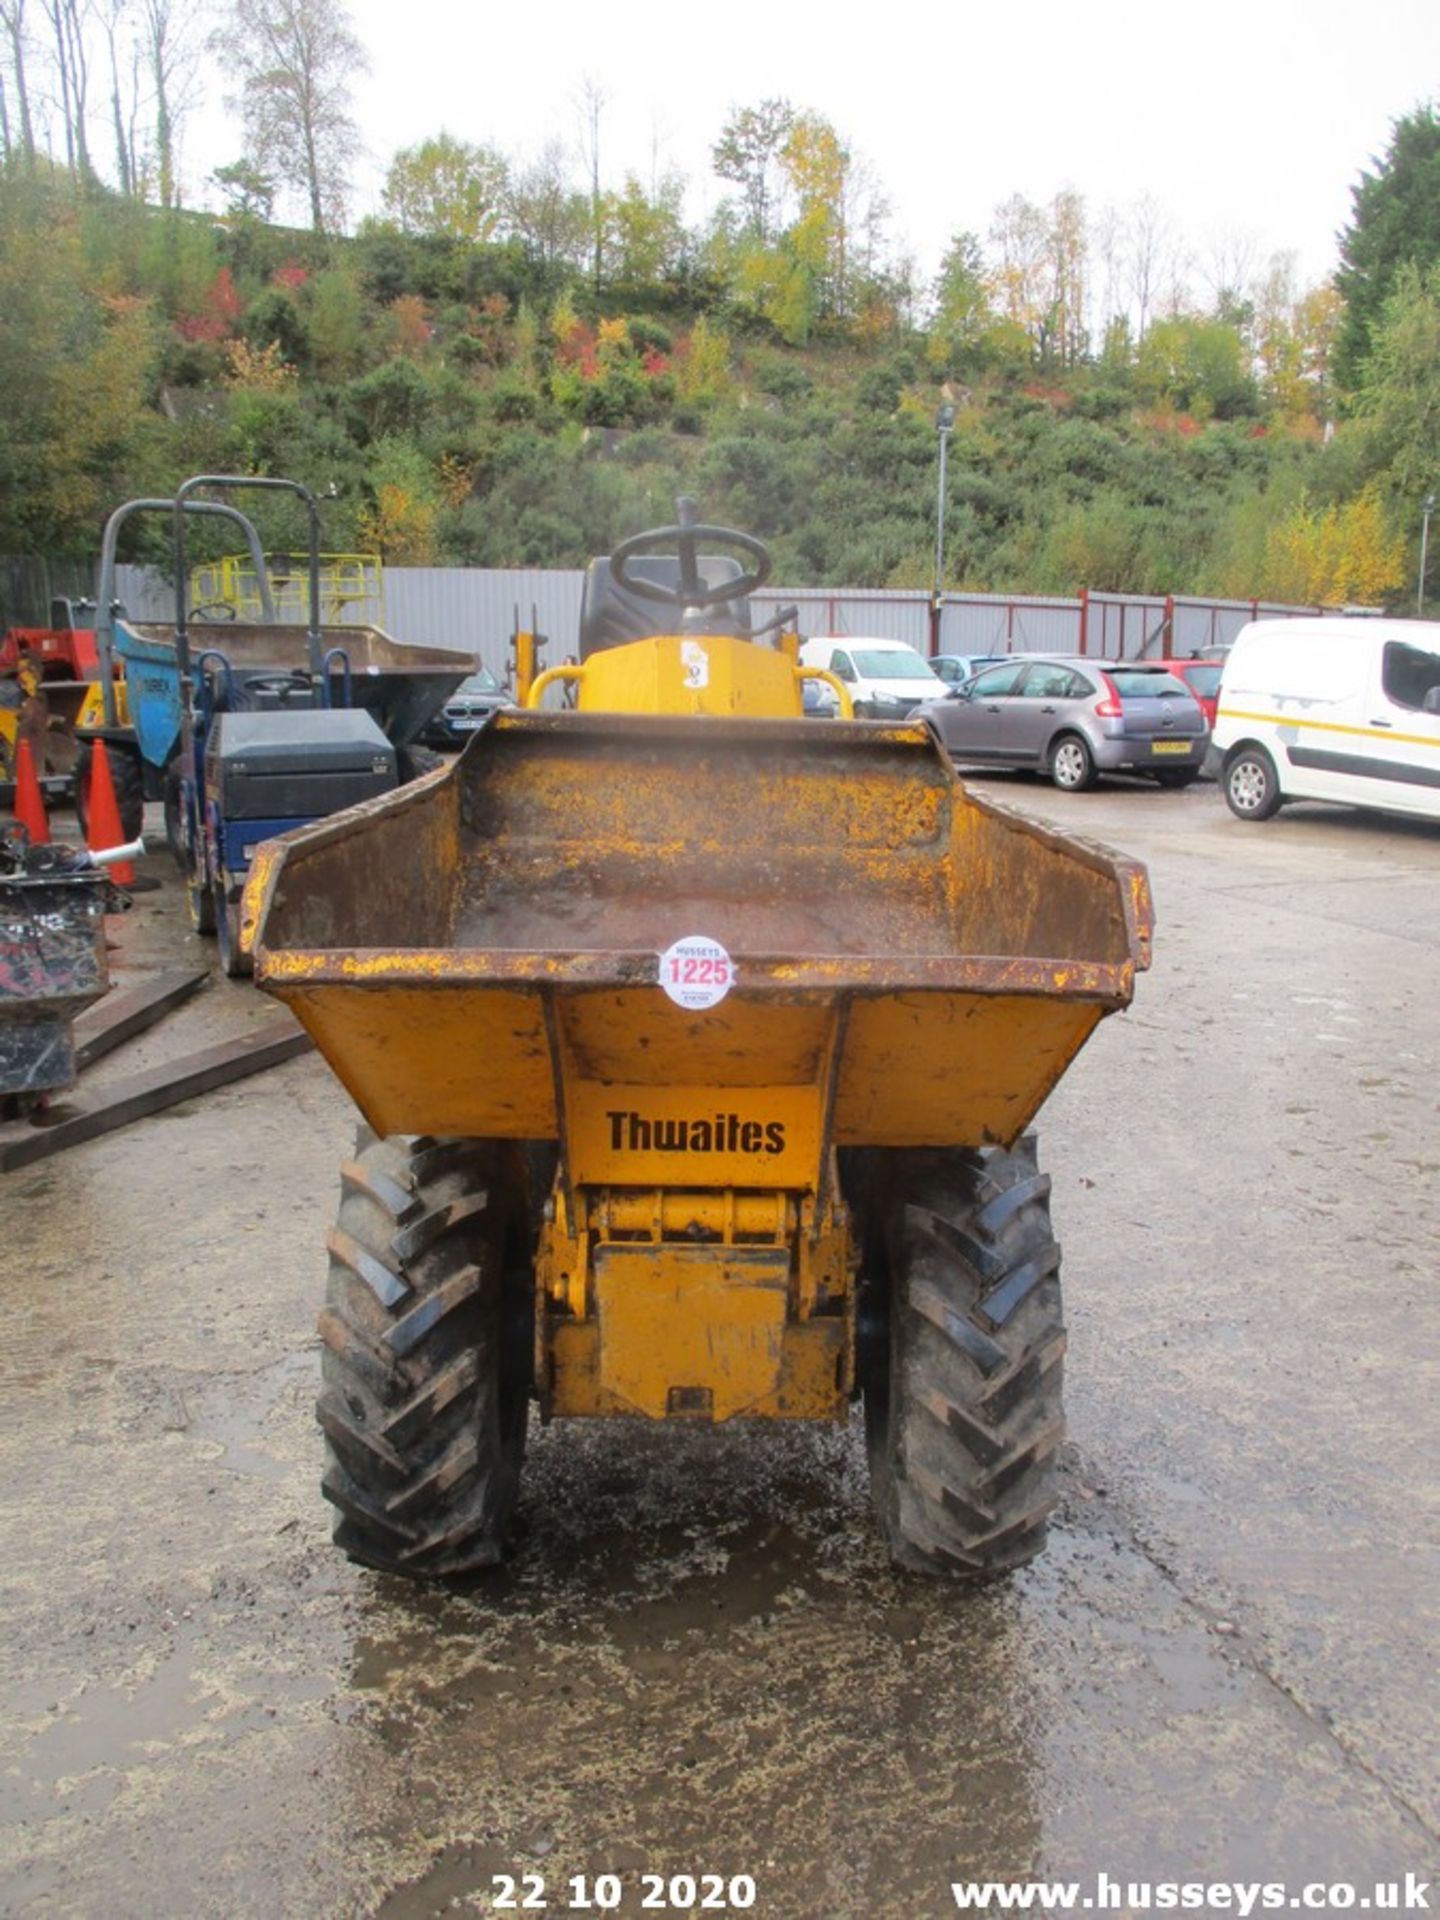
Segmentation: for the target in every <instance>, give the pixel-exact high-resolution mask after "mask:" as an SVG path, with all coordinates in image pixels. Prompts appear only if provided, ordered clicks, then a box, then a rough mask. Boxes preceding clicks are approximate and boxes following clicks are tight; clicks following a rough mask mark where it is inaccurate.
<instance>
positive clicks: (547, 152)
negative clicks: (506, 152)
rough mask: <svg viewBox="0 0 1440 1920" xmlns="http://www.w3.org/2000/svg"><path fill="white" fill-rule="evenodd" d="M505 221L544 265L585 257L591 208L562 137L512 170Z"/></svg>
mask: <svg viewBox="0 0 1440 1920" xmlns="http://www.w3.org/2000/svg"><path fill="white" fill-rule="evenodd" d="M506 225H507V226H508V227H509V228H510V231H511V232H512V233H513V234H514V235H515V237H516V238H517V239H518V240H519V241H520V242H521V244H522V245H523V246H524V247H525V249H526V251H527V252H528V253H529V254H531V255H532V257H533V258H534V259H535V260H537V261H538V262H539V263H540V264H541V265H543V266H547V267H550V266H557V265H560V264H562V263H565V264H572V265H573V264H576V263H578V262H579V261H581V260H583V259H584V258H585V253H586V248H587V246H588V244H589V237H590V211H589V208H588V207H587V205H586V202H585V196H584V195H583V194H582V193H581V192H580V191H579V190H578V189H577V187H576V186H575V183H574V181H573V180H572V179H571V178H570V174H569V171H568V169H567V167H566V164H565V149H564V148H563V147H562V146H561V144H560V142H559V141H558V140H552V141H551V142H550V143H549V144H548V145H547V146H545V147H544V148H542V149H541V151H540V153H539V154H538V155H537V156H536V157H535V159H533V160H531V161H529V162H527V163H526V164H525V165H524V166H521V167H518V168H515V169H513V170H512V172H511V175H510V188H509V192H508V194H507V196H506Z"/></svg>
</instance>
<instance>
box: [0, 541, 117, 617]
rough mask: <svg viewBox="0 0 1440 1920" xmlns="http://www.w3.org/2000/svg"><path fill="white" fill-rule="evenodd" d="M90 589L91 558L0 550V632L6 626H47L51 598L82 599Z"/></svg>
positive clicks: (91, 577)
mask: <svg viewBox="0 0 1440 1920" xmlns="http://www.w3.org/2000/svg"><path fill="white" fill-rule="evenodd" d="M94 591H95V562H94V561H93V560H46V559H43V558H41V556H40V555H38V554H8V555H7V554H0V633H3V632H4V631H5V630H6V629H7V628H9V627H48V626H49V625H50V624H51V620H50V613H51V602H52V601H53V600H56V599H66V600H83V599H84V598H85V597H86V595H88V594H92V593H94Z"/></svg>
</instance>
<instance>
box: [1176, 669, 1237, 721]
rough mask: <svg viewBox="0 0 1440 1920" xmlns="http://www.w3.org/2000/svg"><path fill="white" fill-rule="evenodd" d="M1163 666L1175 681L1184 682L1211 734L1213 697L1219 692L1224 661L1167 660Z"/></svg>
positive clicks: (1213, 713)
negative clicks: (1198, 706) (1198, 703)
mask: <svg viewBox="0 0 1440 1920" xmlns="http://www.w3.org/2000/svg"><path fill="white" fill-rule="evenodd" d="M1165 664H1166V666H1167V667H1169V669H1170V671H1171V673H1173V674H1174V676H1175V678H1176V679H1177V680H1183V681H1184V682H1185V684H1186V686H1187V687H1188V688H1189V689H1190V691H1191V693H1193V694H1194V696H1195V698H1196V699H1197V700H1198V701H1199V702H1200V710H1201V712H1202V713H1203V714H1204V715H1205V724H1206V726H1207V727H1209V728H1210V729H1211V730H1212V732H1213V730H1214V726H1215V696H1216V695H1217V694H1218V693H1219V691H1220V676H1221V674H1222V673H1223V672H1224V671H1225V662H1224V660H1223V659H1220V660H1211V659H1206V660H1201V659H1195V660H1167V661H1166V662H1165Z"/></svg>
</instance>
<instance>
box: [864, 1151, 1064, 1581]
mask: <svg viewBox="0 0 1440 1920" xmlns="http://www.w3.org/2000/svg"><path fill="white" fill-rule="evenodd" d="M871 1157H873V1159H874V1160H876V1161H880V1162H883V1163H884V1164H883V1167H882V1168H878V1169H873V1170H872V1178H871V1180H870V1182H869V1185H870V1189H871V1191H872V1192H873V1193H876V1194H879V1195H880V1196H882V1199H881V1205H882V1207H883V1215H882V1218H881V1220H880V1221H879V1222H878V1223H877V1225H878V1226H879V1229H880V1230H879V1232H878V1233H875V1234H873V1235H872V1237H871V1251H870V1254H869V1255H868V1263H869V1264H870V1265H872V1266H873V1265H874V1264H876V1263H877V1262H879V1261H883V1263H884V1267H885V1269H886V1271H885V1272H884V1274H883V1275H881V1276H880V1281H879V1284H880V1288H881V1291H882V1294H888V1300H886V1301H885V1302H884V1307H883V1310H882V1312H881V1314H880V1315H879V1328H880V1351H879V1352H878V1353H877V1354H876V1355H875V1356H874V1358H873V1360H872V1363H871V1365H870V1368H869V1377H868V1379H867V1381H866V1387H865V1421H866V1432H867V1438H868V1443H869V1452H870V1473H871V1488H872V1493H873V1497H874V1501H875V1506H876V1511H877V1514H878V1517H879V1521H880V1526H881V1529H882V1531H883V1533H884V1535H885V1539H886V1543H887V1545H888V1547H889V1549H890V1556H891V1558H892V1559H893V1560H895V1561H896V1562H897V1563H898V1564H899V1565H901V1566H906V1567H912V1568H915V1569H917V1570H920V1571H923V1572H932V1573H949V1574H958V1575H961V1576H962V1577H970V1578H983V1577H986V1576H989V1575H993V1574H999V1573H1004V1572H1007V1571H1009V1570H1010V1569H1011V1568H1012V1567H1018V1566H1021V1565H1023V1563H1024V1562H1025V1561H1027V1560H1030V1559H1032V1558H1033V1557H1034V1555H1035V1554H1037V1553H1038V1552H1039V1551H1040V1549H1041V1547H1042V1546H1043V1545H1044V1541H1045V1523H1046V1516H1047V1515H1048V1513H1049V1511H1050V1507H1051V1505H1052V1504H1053V1491H1052V1482H1053V1477H1054V1460H1055V1454H1056V1450H1057V1448H1058V1447H1059V1444H1060V1441H1061V1439H1062V1437H1063V1434H1064V1414H1063V1411H1062V1404H1061V1361H1062V1357H1063V1355H1064V1352H1065V1329H1064V1323H1063V1320H1062V1317H1061V1307H1060V1280H1059V1267H1060V1249H1059V1247H1058V1246H1057V1245H1056V1242H1055V1238H1054V1234H1053V1232H1052V1231H1051V1226H1050V1203H1049V1196H1050V1179H1049V1176H1048V1175H1046V1174H1042V1173H1040V1171H1039V1170H1038V1167H1037V1165H1036V1159H1035V1142H1034V1139H1033V1136H1027V1137H1026V1138H1025V1139H1024V1140H1022V1141H1020V1142H1019V1144H1018V1145H1017V1146H1016V1147H1015V1149H1014V1151H1013V1152H1010V1153H1006V1152H1004V1151H1002V1150H1001V1149H1000V1148H998V1147H984V1148H981V1149H979V1150H978V1151H971V1150H969V1149H958V1150H957V1149H949V1150H935V1151H928V1150H927V1151H917V1152H906V1153H887V1154H883V1155H881V1154H877V1155H874V1156H871ZM876 1175H878V1177H876Z"/></svg>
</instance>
